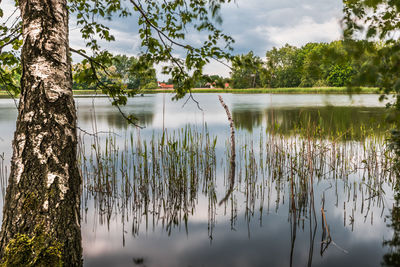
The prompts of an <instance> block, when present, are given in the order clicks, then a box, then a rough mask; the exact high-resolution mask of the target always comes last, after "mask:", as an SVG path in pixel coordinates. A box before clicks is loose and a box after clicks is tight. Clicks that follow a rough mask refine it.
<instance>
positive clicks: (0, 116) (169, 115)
mask: <svg viewBox="0 0 400 267" xmlns="http://www.w3.org/2000/svg"><path fill="white" fill-rule="evenodd" d="M222 96H223V98H224V100H225V102H226V103H227V105H228V106H229V107H230V109H231V112H232V115H233V118H234V121H235V124H236V139H237V152H238V155H237V168H236V178H235V179H236V180H235V181H236V182H235V186H234V191H233V193H232V195H231V196H230V198H229V199H228V201H227V202H225V203H224V204H222V205H221V206H219V205H218V201H220V200H221V199H222V198H223V197H224V196H225V193H226V191H227V184H228V182H227V173H228V167H227V163H226V162H227V160H226V159H227V156H229V155H228V154H229V153H228V147H229V143H228V138H229V123H228V121H227V118H226V114H225V111H224V109H223V108H222V107H221V105H220V103H219V101H218V97H217V95H216V94H198V95H195V98H196V100H197V101H199V103H200V107H201V109H202V110H200V109H199V108H198V107H197V105H196V104H195V103H194V102H192V101H189V102H188V103H187V104H186V105H184V103H185V100H181V101H178V102H174V101H171V95H167V94H156V95H145V96H143V97H137V98H135V99H131V100H130V101H129V104H128V105H127V106H126V107H125V108H124V110H125V111H126V112H132V113H134V114H135V115H136V116H137V118H138V120H139V124H140V125H142V126H144V127H145V128H144V129H141V130H139V129H137V128H135V127H132V126H129V125H127V124H126V123H125V121H124V119H123V118H122V117H121V115H120V114H119V113H118V111H117V110H116V109H115V108H113V107H112V106H111V105H110V102H109V101H108V100H107V99H106V98H76V103H77V109H78V123H79V127H80V128H81V129H83V130H85V131H87V132H94V131H98V132H110V131H111V132H112V134H111V135H108V134H99V135H100V138H99V144H100V145H101V146H103V149H104V147H105V146H106V145H105V144H104V142H105V139H107V136H113V138H114V139H113V142H114V145H115V147H117V146H118V147H119V148H121V149H122V148H124V147H125V148H126V144H127V140H129V139H130V137H131V136H132V137H133V138H135V140H136V139H138V138H140V140H142V141H143V142H144V141H146V140H147V142H149V143H148V144H150V141H149V140H151V139H157V138H159V137H160V136H161V134H162V132H163V129H164V131H166V132H167V133H169V134H171V135H173V133H177V132H178V131H180V130H181V129H182V128H185V127H186V126H187V125H190V126H191V127H192V131H205V130H204V125H205V124H206V127H207V130H208V133H209V136H210V137H211V138H214V137H216V138H217V139H216V145H215V155H216V165H215V166H216V169H215V170H213V174H212V175H213V177H214V179H215V181H211V182H210V181H203V182H200V183H202V185H199V187H198V188H197V189H196V190H195V192H194V196H192V197H190V201H188V200H187V198H188V196H183V197H182V198H181V199H179V201H177V199H176V195H174V196H171V195H169V193H168V194H167V193H165V192H167V191H168V189H167V188H168V181H167V182H166V183H165V185H162V186H161V187H160V188H163V189H162V190H165V191H163V192H162V193H160V195H161V196H164V197H160V195H159V196H154V193H153V194H149V198H148V199H147V198H146V199H145V200H143V198H141V197H139V196H138V197H137V198H136V199H135V197H133V196H129V197H127V196H122V195H120V196H119V197H118V196H116V195H114V196H113V197H107V195H104V194H95V193H93V192H92V193H91V192H88V191H87V188H84V194H83V195H84V196H83V199H82V202H83V203H82V235H83V246H84V265H85V266H115V267H116V266H290V265H292V266H306V265H312V266H379V265H381V263H382V262H383V261H384V259H383V258H384V255H385V254H387V253H389V251H390V248H388V247H387V246H383V241H384V240H391V239H392V237H393V230H392V229H391V228H390V227H388V224H389V219H390V218H389V217H388V216H390V214H391V213H390V211H391V209H392V206H393V203H394V200H393V198H394V197H393V190H392V186H393V185H392V184H391V182H389V181H388V179H386V178H382V177H383V176H384V175H383V176H382V177H381V178H379V179H380V180H379V181H378V182H377V183H375V182H374V183H373V185H376V184H378V187H379V190H380V191H379V192H380V193H379V194H377V193H376V194H375V193H374V192H375V191H374V190H375V189H374V190H372V189H371V188H370V187H372V185H371V184H370V183H368V182H367V181H366V180H362V177H364V178H366V177H370V176H373V175H372V174H368V173H367V174H366V172H365V170H357V171H354V172H352V173H349V174H345V173H346V170H344V171H343V170H341V171H340V172H339V171H338V172H337V173H336V172H329V173H328V174H323V175H322V174H321V177H319V178H318V177H314V179H315V182H314V183H313V185H312V186H311V187H310V185H309V183H308V182H305V183H304V184H303V183H302V182H301V181H299V182H298V184H296V185H295V187H296V189H293V187H292V188H291V186H293V184H292V185H291V184H290V181H289V180H290V179H289V178H288V177H290V175H289V176H285V175H283V176H282V175H281V176H282V179H276V178H273V175H275V174H273V173H275V172H273V170H270V169H268V168H269V167H268V166H267V164H266V163H263V164H262V163H261V162H260V161H263V160H264V161H265V160H267V159H268V158H269V159H270V160H271V159H272V161H273V157H274V155H272V154H269V155H268V154H267V153H266V152H265V153H264V152H263V149H264V146H266V145H267V143H268V142H271V140H279V141H276V142H280V144H281V146H284V145H285V143H287V144H289V143H291V144H294V145H293V146H301V142H302V141H301V140H303V141H304V139H302V138H301V137H299V136H294V135H293V132H294V131H295V130H296V127H298V125H299V123H303V125H306V124H307V123H308V125H316V126H317V127H319V128H320V129H322V130H323V131H324V132H330V131H333V132H335V133H342V134H343V135H344V136H347V138H345V141H342V142H339V141H338V142H337V146H338V147H339V146H342V147H344V148H343V150H346V151H350V152H346V153H348V155H350V156H352V157H354V158H356V159H355V161H357V160H360V161H361V160H362V157H368V155H367V154H365V153H364V154H362V155H360V154H359V151H361V150H360V147H363V144H365V142H366V141H365V139H363V137H362V136H363V129H365V128H368V129H369V128H372V129H373V133H374V135H373V136H374V137H372V138H377V140H378V139H379V140H382V138H381V137H382V136H384V135H385V134H386V133H387V131H388V130H389V129H390V126H388V125H386V124H385V123H384V118H385V116H386V115H385V109H384V107H383V106H384V105H383V104H382V103H379V102H378V100H377V99H378V97H377V96H376V95H354V96H352V97H349V96H345V95H269V94H265V95H240V94H222ZM16 114H17V113H16V109H15V106H14V103H13V102H12V101H11V100H9V99H0V129H1V135H0V154H1V153H4V163H5V165H6V166H5V168H9V167H8V166H7V165H8V164H9V159H10V157H11V140H12V137H13V132H14V129H15V120H16ZM310 123H311V124H310ZM272 126H274V127H272ZM350 128H351V129H352V130H351V131H350V130H349V129H350ZM271 131H273V132H272V133H271ZM350 132H351V133H350ZM80 134H81V137H82V140H83V143H82V146H83V147H85V154H87V155H88V157H89V155H90V154H92V155H93V153H94V152H93V151H92V150H91V149H92V147H91V144H92V142H93V138H92V137H90V136H88V135H85V134H84V133H83V132H81V133H80ZM264 135H266V136H267V137H268V138H269V139H268V138H267V137H266V139H265V138H264V137H263V138H261V137H260V136H264ZM275 135H276V136H277V137H276V139H271V138H272V137H273V136H275ZM271 136H272V137H271ZM274 138H275V137H274ZM261 139H262V140H263V141H260V140H261ZM212 140H213V139H212ZM268 140H269V141H268ZM267 141H268V142H267ZM107 142H108V141H107ZM260 142H262V143H261V144H260ZM274 142H275V141H274ZM370 143H371V142H370ZM372 143H373V142H372ZM128 147H129V145H128ZM251 151H253V152H254V153H253V152H251ZM268 151H269V152H271V151H272V150H268ZM363 151H375V148H373V147H371V148H369V147H368V148H366V149H365V145H364V150H363ZM127 152H130V150H129V149H128V150H127ZM269 152H268V153H269ZM108 153H111V152H108ZM251 153H253V154H251ZM277 153H279V152H277ZM251 155H253V156H254V155H257V159H255V160H254V162H255V163H254V165H251V166H250V165H246V164H247V163H246V162H247V160H248V157H251ZM259 155H260V156H259ZM377 157H379V155H378V156H377ZM116 161H117V162H121V161H123V160H121V159H120V158H118V159H117V160H116ZM149 162H151V160H149ZM249 162H251V161H249ZM303 163H304V162H303ZM89 165H90V164H89ZM264 165H265V166H264ZM254 166H256V167H254ZM261 166H263V167H261ZM350 167H351V164H350V163H349V168H350ZM260 168H263V170H264V171H262V170H260ZM299 168H300V167H299ZM250 169H254V170H255V171H254V172H250V171H248V172H246V170H250ZM90 171H91V170H90V166H89V171H88V172H89V173H90ZM117 172H119V170H118V169H117ZM3 173H4V171H3ZM121 173H122V171H121ZM268 174H269V175H268ZM272 174H273V175H272ZM281 176H279V177H281ZM117 177H119V178H117V179H122V178H121V177H120V175H119V174H118V175H117ZM87 184H89V182H85V185H87ZM307 184H308V185H307ZM117 185H119V183H118V182H117ZM204 185H206V186H204ZM119 186H120V185H119ZM303 186H305V187H307V189H304V187H303ZM311 188H312V190H311ZM115 190H116V191H118V192H125V191H123V190H122V189H121V190H120V189H118V188H117V189H115ZM140 190H142V191H143V190H147V189H142V188H139V189H138V191H137V192H142V191H140ZM302 190H305V191H306V192H307V193H304V192H303V191H302ZM294 191H295V192H296V194H297V196H298V197H296V198H295V199H294V198H291V195H292V193H293V192H294ZM310 191H311V192H310ZM302 192H303V193H302ZM371 192H372V193H371ZM382 192H384V193H382ZM163 194H164V195H163ZM141 196H143V194H142V195H141ZM182 199H183V200H182ZM135 201H136V202H144V203H147V204H142V203H139V204H134V202H135ZM128 202H129V203H128ZM188 203H189V205H188V206H187V204H188ZM323 203H324V204H323ZM135 205H136V206H135ZM322 205H324V212H321V207H322ZM1 206H2V203H1ZM139 206H140V207H144V208H143V209H140V210H138V209H137V208H135V207H139ZM165 206H168V207H170V208H169V209H167V208H165ZM166 210H168V212H166ZM170 214H174V216H173V218H172V219H171V217H170ZM0 216H1V215H0ZM323 216H325V220H324V219H323V218H324V217H323ZM325 222H326V224H327V225H328V226H329V232H330V236H331V238H332V242H330V243H329V245H328V246H326V243H327V242H326V241H327V239H326V227H325V226H324V225H325V224H324V223H325ZM324 232H325V236H324Z"/></svg>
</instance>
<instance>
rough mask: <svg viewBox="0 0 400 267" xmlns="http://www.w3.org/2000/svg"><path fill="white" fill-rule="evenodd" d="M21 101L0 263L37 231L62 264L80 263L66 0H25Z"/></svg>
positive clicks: (0, 235)
mask: <svg viewBox="0 0 400 267" xmlns="http://www.w3.org/2000/svg"><path fill="white" fill-rule="evenodd" d="M19 5H20V9H21V17H22V21H23V40H24V44H23V48H22V54H21V59H22V68H23V74H22V79H21V98H20V103H19V107H18V119H17V125H16V131H15V135H14V141H13V158H12V162H11V175H10V178H9V186H8V188H7V194H6V199H5V205H4V209H3V222H2V229H1V233H0V258H2V256H3V255H4V253H5V248H6V246H7V244H8V243H9V242H10V241H11V240H13V239H14V238H15V237H16V236H17V235H18V234H23V235H27V236H33V235H35V233H36V232H37V231H38V228H40V231H44V232H46V233H47V234H48V235H49V236H50V237H51V239H53V240H54V241H55V242H57V243H59V244H61V247H62V251H61V252H62V261H63V263H64V265H65V266H81V265H82V260H81V258H82V246H81V232H80V231H81V230H80V212H79V206H80V185H81V177H80V174H79V171H78V167H77V160H76V154H77V151H76V150H77V136H76V109H75V104H74V100H73V97H72V76H71V62H70V59H69V44H68V10H67V1H66V0H29V1H28V0H20V1H19Z"/></svg>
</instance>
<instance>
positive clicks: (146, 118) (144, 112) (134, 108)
mask: <svg viewBox="0 0 400 267" xmlns="http://www.w3.org/2000/svg"><path fill="white" fill-rule="evenodd" d="M110 105H111V103H110V101H108V99H107V98H96V99H92V98H79V99H78V119H79V124H80V125H92V123H93V119H94V118H95V119H96V121H97V123H98V124H100V125H106V126H107V127H108V128H112V129H115V130H122V129H124V130H126V129H127V128H130V125H129V124H128V123H127V122H126V120H125V119H124V118H123V117H122V116H121V114H120V113H119V111H118V110H117V109H116V108H112V107H111V106H110ZM122 110H123V111H124V112H125V113H127V114H134V115H135V117H136V118H137V121H138V125H141V126H143V127H147V126H150V125H152V124H153V120H154V116H155V113H156V110H155V102H154V101H152V99H151V97H150V98H149V97H141V101H137V102H135V104H134V105H128V106H126V107H124V108H122Z"/></svg>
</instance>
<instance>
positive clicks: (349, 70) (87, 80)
mask: <svg viewBox="0 0 400 267" xmlns="http://www.w3.org/2000/svg"><path fill="white" fill-rule="evenodd" d="M385 49H386V50H387V49H390V47H388V46H384V45H382V44H380V43H373V42H367V41H334V42H331V43H308V44H306V45H304V46H302V47H300V48H299V47H295V46H291V45H288V44H286V45H285V46H283V47H281V48H276V47H274V48H272V49H271V50H269V51H267V52H266V54H265V57H263V58H261V57H259V56H256V55H254V53H253V52H249V53H247V54H244V55H237V56H234V57H233V58H232V61H231V64H232V70H231V72H230V74H231V75H230V77H228V78H224V77H221V76H218V75H203V76H201V77H200V76H198V77H200V78H196V79H194V78H193V79H192V81H191V86H192V87H193V88H204V87H218V88H224V87H227V86H229V87H230V88H235V89H243V88H287V87H328V86H329V87H342V86H346V85H348V84H351V83H352V81H355V80H357V81H356V82H355V84H358V85H362V86H364V87H382V86H383V87H385V84H387V83H389V82H388V81H391V80H393V77H392V76H393V75H392V76H390V75H386V76H388V77H386V76H385V77H383V76H382V75H378V74H377V72H379V71H380V73H381V72H384V73H391V72H388V71H386V70H385V68H383V67H382V68H383V69H384V71H382V70H380V69H378V70H377V66H380V65H382V62H381V61H383V59H382V56H381V54H382V53H383V52H384V51H386V50H385ZM382 51H383V52H382ZM109 58H110V59H109V60H108V61H106V62H105V63H104V64H103V65H102V66H101V67H98V66H97V70H96V71H94V70H93V68H92V66H91V64H90V62H89V61H87V60H83V61H82V62H81V63H77V64H73V66H72V70H73V89H75V90H77V89H78V90H79V89H85V90H86V89H95V88H99V84H101V85H105V86H114V87H115V88H125V89H132V90H133V89H134V90H137V89H155V88H158V84H157V76H156V70H155V68H154V65H153V63H152V62H148V61H146V57H143V56H142V57H128V56H126V55H116V56H111V57H109ZM386 60H389V61H388V62H389V63H390V62H391V61H390V58H389V59H386ZM99 61H100V62H103V61H104V60H103V59H102V58H101V56H100V60H99ZM15 66H16V67H15V68H8V67H4V68H3V67H2V68H0V70H1V71H2V72H1V73H2V78H3V80H4V79H5V78H7V79H6V80H7V81H8V83H9V84H12V85H13V86H15V87H18V86H19V80H20V78H21V68H20V66H19V64H18V62H16V63H15ZM393 72H394V73H396V75H397V72H395V71H393ZM166 83H168V84H174V81H172V80H168V81H167V82H166ZM398 84H400V82H396V86H397V87H400V85H398ZM3 87H4V86H3V84H1V83H0V89H3ZM100 87H101V86H100ZM386 87H387V86H386ZM397 87H396V88H397ZM396 88H395V89H396ZM118 90H119V89H118Z"/></svg>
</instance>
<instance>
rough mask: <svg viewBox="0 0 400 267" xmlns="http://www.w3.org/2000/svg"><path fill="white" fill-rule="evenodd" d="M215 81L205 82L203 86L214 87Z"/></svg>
mask: <svg viewBox="0 0 400 267" xmlns="http://www.w3.org/2000/svg"><path fill="white" fill-rule="evenodd" d="M215 85H216V84H215V82H213V83H206V84H205V86H206V88H215Z"/></svg>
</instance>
